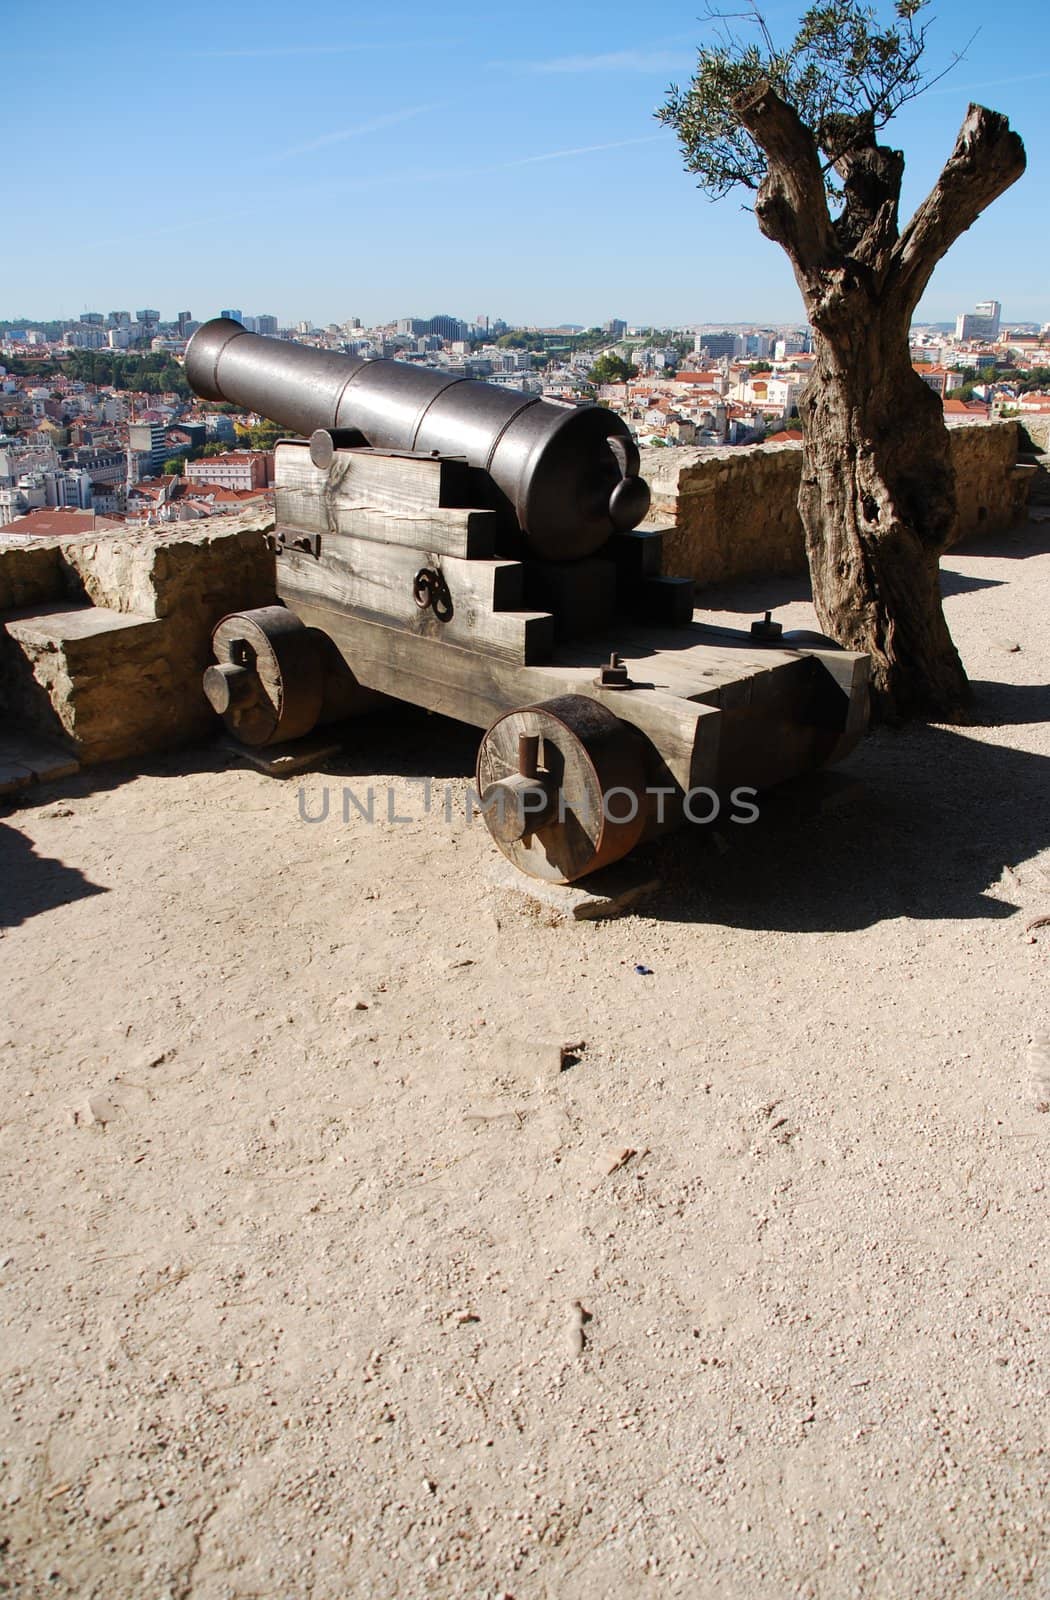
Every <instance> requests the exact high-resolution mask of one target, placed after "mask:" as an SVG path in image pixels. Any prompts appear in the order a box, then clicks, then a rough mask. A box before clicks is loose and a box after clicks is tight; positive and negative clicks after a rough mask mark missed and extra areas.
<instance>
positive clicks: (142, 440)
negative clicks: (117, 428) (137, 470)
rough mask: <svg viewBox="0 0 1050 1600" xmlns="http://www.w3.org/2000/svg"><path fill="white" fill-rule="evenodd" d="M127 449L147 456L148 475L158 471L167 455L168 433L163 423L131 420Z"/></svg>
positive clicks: (138, 454) (137, 454)
mask: <svg viewBox="0 0 1050 1600" xmlns="http://www.w3.org/2000/svg"><path fill="white" fill-rule="evenodd" d="M128 449H129V451H132V452H133V453H134V454H135V455H136V456H148V457H149V476H151V477H152V476H153V475H154V474H155V473H158V472H159V471H160V469H161V467H162V466H163V465H164V462H165V461H166V459H167V455H168V435H167V430H166V429H165V427H164V425H163V423H160V422H133V423H131V424H130V426H129V428H128Z"/></svg>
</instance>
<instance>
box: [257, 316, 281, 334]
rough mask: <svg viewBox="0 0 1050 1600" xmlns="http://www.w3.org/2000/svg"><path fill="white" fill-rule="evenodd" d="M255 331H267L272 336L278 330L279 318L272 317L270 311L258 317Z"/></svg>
mask: <svg viewBox="0 0 1050 1600" xmlns="http://www.w3.org/2000/svg"><path fill="white" fill-rule="evenodd" d="M255 331H256V333H267V334H269V335H270V336H271V337H272V336H273V335H274V334H275V333H276V332H277V318H276V317H271V316H270V315H269V313H268V312H267V313H266V314H265V315H263V316H258V317H256V319H255Z"/></svg>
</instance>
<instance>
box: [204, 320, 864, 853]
mask: <svg viewBox="0 0 1050 1600" xmlns="http://www.w3.org/2000/svg"><path fill="white" fill-rule="evenodd" d="M186 368H187V374H188V376H189V378H190V381H191V383H192V384H193V386H194V388H195V389H196V390H197V392H198V393H200V394H202V395H204V396H205V397H206V398H209V399H220V398H221V399H230V400H233V401H235V402H236V403H238V404H241V405H243V406H245V407H246V408H249V409H253V410H256V411H259V412H261V413H262V414H264V415H267V416H271V417H273V419H274V420H275V421H277V422H278V423H279V424H280V425H282V426H289V427H294V428H296V429H297V430H299V431H300V432H301V433H302V434H304V435H305V434H309V438H306V437H303V438H293V439H287V440H282V441H281V442H280V443H278V445H277V448H276V454H275V496H276V520H275V530H274V541H275V548H276V563H277V593H278V597H279V600H280V601H281V604H280V605H278V606H272V607H266V608H263V609H262V610H259V611H254V612H243V613H238V614H234V615H233V616H230V617H226V618H224V619H223V620H222V621H221V622H220V623H219V625H218V627H217V628H216V630H215V635H214V646H215V654H216V658H217V659H216V665H215V666H213V667H211V668H209V669H208V671H207V673H206V674H205V692H206V694H207V696H208V699H209V701H210V702H211V704H212V706H213V707H214V709H215V710H216V711H218V712H219V713H220V714H221V715H222V716H223V718H224V720H225V721H226V723H227V726H228V727H229V729H230V730H231V732H233V733H234V734H235V735H236V736H237V737H239V738H240V739H242V740H243V741H244V742H245V743H248V744H253V745H264V744H279V743H282V742H284V741H287V740H291V739H295V738H298V737H300V736H302V735H304V734H306V733H307V732H309V731H310V730H311V729H312V728H313V727H315V726H316V725H317V724H318V723H321V722H326V721H334V720H336V719H338V718H341V717H344V716H346V715H349V714H351V713H353V712H354V711H356V710H360V709H365V708H367V706H368V705H369V704H373V705H374V704H375V703H376V702H375V696H376V695H377V694H378V695H385V696H391V697H393V698H395V699H398V700H403V701H408V702H411V703H413V704H415V705H418V706H422V707H425V708H426V709H427V710H430V711H435V712H440V713H443V714H444V715H446V716H449V717H453V718H456V719H457V720H459V721H462V722H466V723H471V724H473V725H475V726H476V727H479V728H481V729H483V730H485V731H484V734H483V737H482V740H481V745H480V749H479V753H478V763H477V790H478V795H479V797H480V805H481V808H482V810H483V813H484V815H485V819H486V822H487V824H488V827H489V829H490V832H491V833H492V835H493V837H494V839H495V840H496V843H497V844H498V846H499V848H500V849H501V850H502V851H503V852H504V854H505V855H507V856H508V857H509V858H510V860H511V861H513V862H514V863H515V864H516V865H517V866H518V867H519V868H521V870H522V871H524V872H526V873H528V874H530V875H532V876H535V877H540V878H545V879H548V880H550V881H554V882H571V881H574V880H576V879H579V878H582V877H584V876H586V875H587V874H588V873H590V872H593V871H595V870H596V869H597V868H599V867H602V866H605V865H607V864H608V863H610V862H612V861H615V860H617V859H619V858H620V857H622V856H624V855H626V854H627V853H628V852H629V851H630V850H631V849H632V848H633V847H634V846H635V845H636V844H637V843H638V842H639V840H641V839H642V838H643V837H645V836H647V835H650V834H652V833H653V832H655V831H658V830H659V829H661V828H666V827H668V826H671V825H673V824H674V823H675V822H676V821H680V820H681V818H682V816H683V813H684V814H685V815H691V816H695V815H696V813H695V811H693V810H692V809H691V808H690V800H689V797H690V795H691V794H692V793H694V792H695V791H698V790H703V791H711V792H713V793H714V794H717V795H719V796H728V795H729V794H730V793H731V792H732V791H733V790H734V789H739V788H744V787H746V788H749V789H754V790H758V791H760V790H763V789H766V788H768V787H770V786H771V785H773V784H775V783H778V782H780V781H782V780H783V779H786V778H790V777H792V776H795V775H796V774H798V773H800V772H803V771H805V770H807V769H810V768H812V767H816V766H820V765H823V764H825V763H828V762H832V761H836V760H838V759H840V758H841V757H842V756H843V755H845V754H846V753H847V752H848V750H850V749H851V748H852V747H853V745H854V744H855V743H856V742H857V740H858V739H859V738H860V737H861V735H862V734H863V732H864V729H865V726H866V720H867V682H868V665H869V663H868V658H867V657H866V656H863V655H856V654H852V653H849V652H846V651H842V650H839V649H837V648H836V647H835V646H834V645H833V644H832V643H831V642H830V641H829V640H825V639H822V638H821V637H820V636H819V635H809V634H807V635H795V636H792V635H781V634H780V630H779V628H778V626H777V625H776V624H775V623H771V622H770V621H769V619H768V617H767V619H766V621H765V622H762V623H757V624H755V625H754V626H753V628H752V629H751V631H749V632H745V631H738V630H735V629H722V628H714V627H709V626H705V625H703V624H701V623H698V622H696V621H694V619H693V587H692V583H691V581H690V580H688V579H685V578H675V577H668V576H666V575H665V574H664V573H663V571H662V549H661V545H662V538H661V534H660V533H659V532H655V531H649V530H645V529H639V528H638V527H637V523H638V522H640V521H641V520H642V519H643V518H644V516H645V514H646V511H647V509H648V504H649V496H648V490H647V488H646V486H645V484H644V483H643V482H642V480H641V479H640V478H639V477H638V476H637V472H638V456H637V450H636V447H635V446H634V443H633V440H632V439H631V438H630V435H629V433H628V431H627V429H626V425H625V424H623V423H622V422H621V420H620V419H619V418H618V417H616V416H614V415H613V414H612V413H611V412H608V411H605V410H604V409H603V408H601V407H597V406H576V405H564V404H560V403H557V402H550V401H545V400H538V399H536V398H534V397H531V396H528V395H524V394H521V393H518V392H516V391H511V392H508V391H506V390H503V389H499V388H496V387H494V386H492V385H487V384H481V383H470V382H466V381H465V380H462V379H456V378H449V377H448V376H446V375H443V374H441V373H439V372H435V371H433V370H431V369H415V368H413V367H411V366H409V365H408V364H405V363H401V362H388V361H373V362H358V361H354V360H352V359H350V358H348V357H345V356H339V355H332V354H328V353H326V352H320V351H314V350H309V349H307V348H305V347H303V346H296V345H292V344H286V343H284V342H282V341H279V340H273V339H266V338H260V337H259V336H257V335H252V334H248V333H246V332H245V330H244V329H242V328H241V327H240V325H239V324H237V323H231V322H229V321H226V320H224V319H217V320H216V321H215V322H211V323H207V324H205V326H204V327H203V328H201V329H200V330H199V331H198V333H197V334H195V336H194V338H193V340H192V342H191V345H190V348H189V351H188V353H187V360H186ZM377 369H384V370H377ZM700 809H701V811H702V810H703V808H702V807H701V808H700Z"/></svg>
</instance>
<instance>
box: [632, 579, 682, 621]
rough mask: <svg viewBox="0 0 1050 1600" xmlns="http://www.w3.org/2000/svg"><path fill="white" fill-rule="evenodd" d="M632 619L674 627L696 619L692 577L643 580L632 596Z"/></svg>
mask: <svg viewBox="0 0 1050 1600" xmlns="http://www.w3.org/2000/svg"><path fill="white" fill-rule="evenodd" d="M627 609H628V611H629V613H630V615H631V616H635V617H639V618H640V619H641V620H642V621H643V622H659V623H667V624H669V625H670V626H671V627H673V628H682V627H685V626H687V624H689V623H690V622H692V620H693V580H692V578H665V577H657V578H642V579H641V580H640V582H639V583H638V584H637V586H636V587H635V589H634V592H633V593H632V594H631V595H630V596H629V597H628V601H627Z"/></svg>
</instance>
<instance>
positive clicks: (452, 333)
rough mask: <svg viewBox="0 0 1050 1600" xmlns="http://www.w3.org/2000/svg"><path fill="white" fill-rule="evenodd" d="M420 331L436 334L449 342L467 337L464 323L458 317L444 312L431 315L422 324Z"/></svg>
mask: <svg viewBox="0 0 1050 1600" xmlns="http://www.w3.org/2000/svg"><path fill="white" fill-rule="evenodd" d="M420 331H421V332H423V333H433V334H436V335H437V337H438V338H439V339H444V340H445V341H446V342H447V343H449V344H451V343H452V342H453V341H454V340H456V339H465V338H466V337H467V325H466V323H465V322H461V321H460V320H459V318H458V317H450V316H446V315H444V314H442V315H441V316H437V317H431V318H430V321H429V322H426V323H424V324H423V327H422V329H421V330H420Z"/></svg>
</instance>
